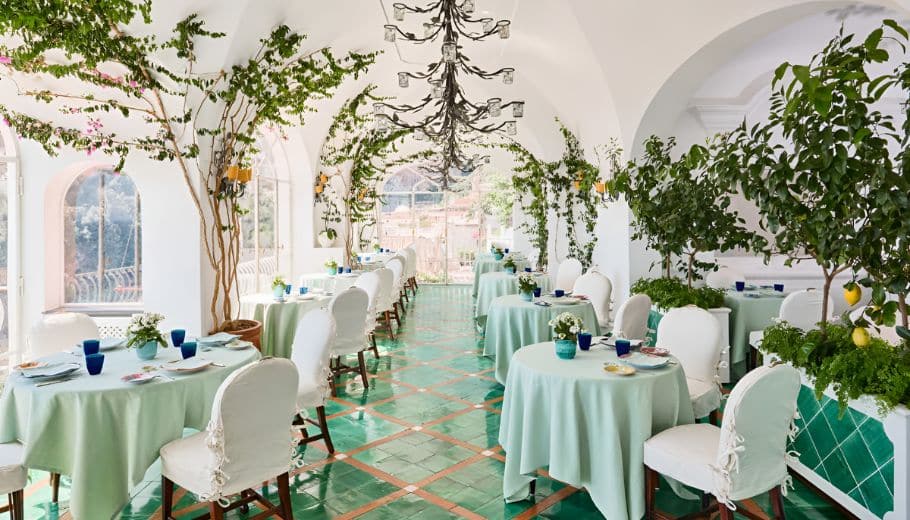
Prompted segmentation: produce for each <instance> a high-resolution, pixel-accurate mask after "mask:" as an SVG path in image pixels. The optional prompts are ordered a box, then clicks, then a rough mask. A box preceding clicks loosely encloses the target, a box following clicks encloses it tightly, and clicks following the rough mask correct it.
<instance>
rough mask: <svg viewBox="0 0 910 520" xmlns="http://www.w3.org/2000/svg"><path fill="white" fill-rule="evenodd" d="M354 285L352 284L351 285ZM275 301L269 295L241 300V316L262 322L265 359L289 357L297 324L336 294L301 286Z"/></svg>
mask: <svg viewBox="0 0 910 520" xmlns="http://www.w3.org/2000/svg"><path fill="white" fill-rule="evenodd" d="M352 285H353V283H352ZM291 293H292V295H290V296H288V297H287V299H285V300H281V301H276V300H275V299H274V298H273V297H272V295H270V294H250V295H246V296H242V297H241V298H240V317H241V318H244V319H249V320H256V321H258V322H260V323H262V336H261V338H260V342H259V343H260V346H261V348H262V354H263V355H265V356H277V357H284V358H290V357H291V345H292V343H293V341H294V334H295V333H296V331H297V322H298V321H300V319H301V318H302V317H303V316H304V315H305V314H306V313H307V312H309V311H311V310H313V309H321V308H324V307H325V306H326V305H328V303H329V301H330V300H331V299H332V295H333V292H332V291H330V290H324V289H321V288H316V289H311V288H309V287H305V286H302V287H300V288H299V289H298V293H297V294H293V291H291Z"/></svg>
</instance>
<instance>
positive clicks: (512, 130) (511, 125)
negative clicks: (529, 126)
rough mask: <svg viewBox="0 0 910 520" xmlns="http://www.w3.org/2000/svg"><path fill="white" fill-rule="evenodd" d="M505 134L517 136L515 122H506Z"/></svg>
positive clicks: (516, 124)
mask: <svg viewBox="0 0 910 520" xmlns="http://www.w3.org/2000/svg"><path fill="white" fill-rule="evenodd" d="M506 133H507V134H509V135H516V134H518V123H516V122H515V121H507V122H506Z"/></svg>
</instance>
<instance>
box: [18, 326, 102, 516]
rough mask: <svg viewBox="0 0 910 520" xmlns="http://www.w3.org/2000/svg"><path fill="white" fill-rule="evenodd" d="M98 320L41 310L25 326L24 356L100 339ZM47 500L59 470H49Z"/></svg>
mask: <svg viewBox="0 0 910 520" xmlns="http://www.w3.org/2000/svg"><path fill="white" fill-rule="evenodd" d="M100 338H101V332H100V331H99V330H98V324H97V323H95V320H93V319H92V317H91V316H89V315H87V314H82V313H78V312H60V313H53V314H45V315H43V316H41V319H40V320H38V322H37V323H35V324H34V325H33V326H32V328H31V330H29V333H28V336H27V337H26V340H25V342H26V347H27V348H26V352H25V359H26V360H34V359H38V358H41V357H44V356H50V355H52V354H56V353H58V352H62V351H64V350H69V349H72V348H73V347H75V346H76V345H80V344H82V341H83V340H86V339H100ZM50 484H51V501H52V502H53V503H55V504H56V503H57V501H58V498H59V496H60V474H58V473H51V476H50Z"/></svg>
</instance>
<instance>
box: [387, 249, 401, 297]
mask: <svg viewBox="0 0 910 520" xmlns="http://www.w3.org/2000/svg"><path fill="white" fill-rule="evenodd" d="M385 266H386V267H388V268H389V269H391V270H392V274H393V275H394V277H393V278H392V288H393V289H394V288H398V287H401V283H402V281H403V280H402V277H403V276H404V259H402V258H401V256H400V255H395V256H393V257H392V258H389V260H388V261H387V262H386V263H385Z"/></svg>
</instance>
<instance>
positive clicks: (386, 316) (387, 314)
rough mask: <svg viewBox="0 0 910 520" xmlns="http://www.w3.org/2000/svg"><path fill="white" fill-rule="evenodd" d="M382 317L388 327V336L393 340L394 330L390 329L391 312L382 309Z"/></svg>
mask: <svg viewBox="0 0 910 520" xmlns="http://www.w3.org/2000/svg"><path fill="white" fill-rule="evenodd" d="M382 317H383V318H384V319H385V324H386V327H388V328H389V337H391V338H392V341H395V331H394V330H393V329H392V313H391V312H389V311H383V313H382Z"/></svg>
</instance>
